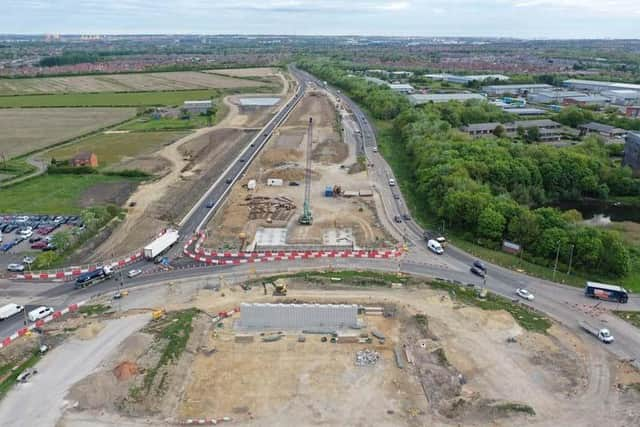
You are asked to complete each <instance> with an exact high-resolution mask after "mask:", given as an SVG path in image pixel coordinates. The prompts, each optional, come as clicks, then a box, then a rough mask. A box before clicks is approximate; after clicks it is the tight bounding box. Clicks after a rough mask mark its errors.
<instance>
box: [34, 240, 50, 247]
mask: <svg viewBox="0 0 640 427" xmlns="http://www.w3.org/2000/svg"><path fill="white" fill-rule="evenodd" d="M48 245H49V243H48V242H46V241H44V240H39V241H37V242H35V243H34V244H33V245H31V249H44V248H46V247H47V246H48Z"/></svg>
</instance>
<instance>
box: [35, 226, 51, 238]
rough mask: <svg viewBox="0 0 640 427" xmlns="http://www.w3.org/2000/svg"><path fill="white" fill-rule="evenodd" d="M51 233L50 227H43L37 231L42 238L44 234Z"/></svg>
mask: <svg viewBox="0 0 640 427" xmlns="http://www.w3.org/2000/svg"><path fill="white" fill-rule="evenodd" d="M51 231H53V229H52V228H51V227H43V228H39V229H38V234H41V235H43V236H44V235H45V234H49V233H51Z"/></svg>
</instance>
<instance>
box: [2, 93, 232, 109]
mask: <svg viewBox="0 0 640 427" xmlns="http://www.w3.org/2000/svg"><path fill="white" fill-rule="evenodd" d="M219 95H220V91H218V90H216V89H200V90H181V91H168V92H127V93H119V92H104V93H65V94H53V95H22V96H0V108H10V107H145V106H166V105H181V104H182V103H183V102H184V101H187V100H194V99H210V98H211V97H218V96H219Z"/></svg>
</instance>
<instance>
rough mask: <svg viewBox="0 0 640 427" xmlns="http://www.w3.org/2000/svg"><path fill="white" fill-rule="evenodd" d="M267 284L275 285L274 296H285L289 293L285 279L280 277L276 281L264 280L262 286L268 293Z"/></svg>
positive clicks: (265, 292)
mask: <svg viewBox="0 0 640 427" xmlns="http://www.w3.org/2000/svg"><path fill="white" fill-rule="evenodd" d="M267 285H271V286H273V294H272V295H273V296H274V297H284V296H286V295H287V282H285V281H284V280H283V279H278V280H276V281H275V282H262V288H263V289H264V294H265V295H267Z"/></svg>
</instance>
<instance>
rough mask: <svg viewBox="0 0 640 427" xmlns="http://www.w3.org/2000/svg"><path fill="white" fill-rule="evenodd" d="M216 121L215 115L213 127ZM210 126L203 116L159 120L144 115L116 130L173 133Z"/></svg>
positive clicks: (207, 119)
mask: <svg viewBox="0 0 640 427" xmlns="http://www.w3.org/2000/svg"><path fill="white" fill-rule="evenodd" d="M215 121H216V116H215V115H214V117H213V119H212V123H211V124H212V125H213V124H214V123H215ZM205 126H209V118H208V117H207V116H202V115H193V116H192V117H190V118H189V119H182V118H177V117H162V118H158V119H154V118H152V117H151V116H150V115H147V114H145V115H143V116H141V117H138V118H136V119H135V120H131V121H129V122H127V123H124V124H122V125H120V126H118V127H117V128H116V130H130V131H136V132H153V131H173V130H189V129H197V128H202V127H205Z"/></svg>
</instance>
